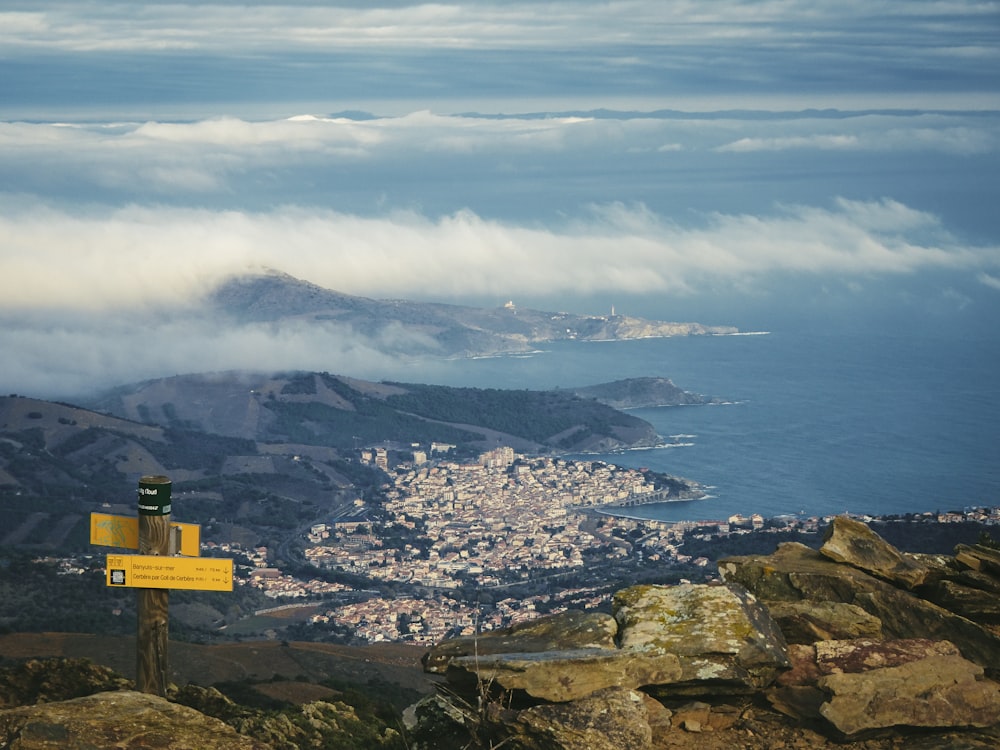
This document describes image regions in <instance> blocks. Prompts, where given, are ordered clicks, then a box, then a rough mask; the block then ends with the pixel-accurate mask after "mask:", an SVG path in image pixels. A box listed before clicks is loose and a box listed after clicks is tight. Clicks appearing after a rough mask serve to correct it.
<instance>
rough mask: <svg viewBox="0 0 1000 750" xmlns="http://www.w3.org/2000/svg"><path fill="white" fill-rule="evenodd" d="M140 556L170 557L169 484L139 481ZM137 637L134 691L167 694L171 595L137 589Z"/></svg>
mask: <svg viewBox="0 0 1000 750" xmlns="http://www.w3.org/2000/svg"><path fill="white" fill-rule="evenodd" d="M139 554H140V555H168V554H170V480H169V479H168V478H167V477H164V476H146V477H142V478H141V479H139ZM137 596H138V610H139V625H138V631H137V634H136V652H137V653H136V657H137V658H136V687H137V688H138V689H139V690H140V691H141V692H143V693H153V694H155V695H159V696H163V697H165V696H166V694H167V676H168V674H169V670H168V667H167V640H168V636H169V631H168V627H167V625H168V622H169V619H168V612H167V610H168V608H169V605H170V592H169V591H168V590H167V589H139V590H138V591H137Z"/></svg>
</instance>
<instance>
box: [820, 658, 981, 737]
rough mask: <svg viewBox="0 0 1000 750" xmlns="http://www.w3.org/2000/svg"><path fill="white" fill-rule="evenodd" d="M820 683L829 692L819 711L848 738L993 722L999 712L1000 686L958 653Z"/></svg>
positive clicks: (824, 679)
mask: <svg viewBox="0 0 1000 750" xmlns="http://www.w3.org/2000/svg"><path fill="white" fill-rule="evenodd" d="M817 686H818V687H819V689H820V690H822V691H824V692H826V693H828V694H829V697H828V699H827V701H826V702H825V703H823V705H821V706H820V709H819V711H820V714H822V716H823V717H824V718H825V719H826V720H827V721H829V722H830V723H831V724H833V726H834V727H836V729H837V730H838V731H839V732H841V733H842V734H843V735H845V736H847V737H851V736H855V735H858V734H861V733H865V732H871V731H872V730H884V729H887V728H890V727H912V728H935V729H940V728H943V727H989V726H992V725H994V724H996V723H997V720H998V717H1000V685H998V684H997V683H995V682H993V681H992V680H985V679H983V669H982V667H979V666H977V665H975V664H972V663H971V662H969V661H968V660H966V659H963V658H962V657H961V656H958V655H947V656H932V657H929V658H926V659H920V660H917V661H911V662H907V663H904V664H901V665H899V666H894V667H885V668H882V669H875V670H871V671H869V672H858V673H853V674H851V673H841V674H831V675H827V676H826V677H823V678H821V679H820V680H819V682H818V683H817Z"/></svg>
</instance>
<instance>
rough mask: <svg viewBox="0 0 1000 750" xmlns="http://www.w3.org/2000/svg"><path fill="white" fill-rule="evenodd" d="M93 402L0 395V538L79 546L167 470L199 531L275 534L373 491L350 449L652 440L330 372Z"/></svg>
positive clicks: (582, 405) (579, 419) (529, 398)
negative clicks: (102, 516) (105, 517)
mask: <svg viewBox="0 0 1000 750" xmlns="http://www.w3.org/2000/svg"><path fill="white" fill-rule="evenodd" d="M89 406H90V408H83V407H80V406H72V405H69V404H64V403H56V402H50V401H42V400H38V399H30V398H23V397H17V396H5V397H0V522H2V523H0V528H2V529H3V532H2V533H0V545H18V546H29V547H31V546H35V547H40V548H45V549H60V548H63V549H81V548H85V547H86V545H87V543H88V538H89V537H88V535H89V527H88V521H87V519H88V516H89V513H90V512H91V511H94V510H102V509H103V510H105V511H107V512H119V513H120V512H132V511H133V510H134V503H135V496H134V493H135V483H136V480H137V479H138V478H139V477H140V476H142V475H147V474H166V475H168V476H170V477H171V479H172V481H173V482H174V488H175V493H183V495H184V502H183V503H182V504H180V505H179V509H181V512H182V514H183V516H182V517H180V518H178V519H177V520H182V521H187V522H192V523H194V522H197V523H201V524H202V525H203V527H204V530H203V533H204V534H205V535H206V538H216V539H226V540H234V541H242V542H244V543H247V544H255V543H258V542H259V541H261V540H268V539H270V540H277V539H283V538H287V537H288V536H289V535H290V534H291V533H292V532H293V530H295V529H297V528H299V527H301V526H303V525H308V524H309V523H312V522H314V520H315V519H316V518H318V517H320V516H323V515H326V516H329V515H330V514H331V513H336V512H337V509H338V508H341V507H343V508H345V509H347V508H350V507H351V505H352V503H353V501H354V500H355V499H356V498H358V497H359V496H363V495H364V494H365V493H366V492H367V491H368V488H370V487H373V486H376V485H378V484H380V482H381V480H380V479H379V474H378V473H377V472H376V470H375V469H374V467H371V466H366V465H363V464H361V463H360V462H359V461H358V460H357V459H358V458H359V456H360V452H359V449H361V448H365V447H369V446H378V447H385V448H388V449H389V450H390V451H393V452H395V453H396V455H395V456H394V457H393V462H395V461H396V460H397V459H404V458H406V457H408V456H409V455H410V454H411V452H412V451H413V446H414V445H415V444H416V445H419V446H421V447H422V448H423V449H424V450H425V451H429V449H430V446H431V444H432V443H439V444H446V445H450V446H453V449H452V450H453V452H454V453H456V454H457V455H465V456H469V455H476V454H478V453H479V452H481V451H483V450H487V449H490V448H493V447H496V446H497V445H500V444H503V445H509V446H511V447H512V448H514V449H515V450H518V451H523V452H529V453H544V452H549V451H585V450H607V449H612V448H617V447H627V446H640V445H651V444H654V443H655V442H656V440H657V436H656V434H655V431H654V430H653V428H652V427H651V426H650V425H649V424H648V423H647V422H645V421H643V420H641V419H638V418H636V417H633V416H630V415H627V414H623V413H622V412H620V411H617V410H615V409H612V408H611V407H609V406H606V405H604V404H601V403H599V402H596V401H593V400H585V399H581V398H579V397H577V396H575V395H573V394H572V393H570V392H559V391H501V390H495V389H476V388H447V387H442V386H428V385H410V384H401V383H394V384H388V383H369V382H365V381H359V380H354V379H351V378H345V377H338V376H334V375H330V374H327V373H290V374H285V375H247V374H240V373H225V374H215V375H189V376H180V377H174V378H166V379H162V380H155V381H149V382H146V383H142V384H139V385H135V386H130V387H126V388H120V389H117V390H116V391H114V392H113V393H111V394H109V395H108V396H106V397H104V398H102V399H100V400H98V401H96V402H94V403H93V404H90V405H89Z"/></svg>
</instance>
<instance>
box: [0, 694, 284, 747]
mask: <svg viewBox="0 0 1000 750" xmlns="http://www.w3.org/2000/svg"><path fill="white" fill-rule="evenodd" d="M0 747H3V748H7V749H8V750H101V749H102V748H109V749H110V748H140V747H141V748H143V749H144V750H159V749H161V748H162V750H268V749H269V748H270V747H271V746H270V745H267V744H265V743H263V742H259V741H257V740H254V739H251V738H250V737H246V736H244V735H242V734H239V733H238V732H237V731H236V730H235V729H233V728H232V727H230V726H229V725H227V724H225V723H223V722H222V721H220V720H218V719H213V718H211V717H210V716H205V715H204V714H202V713H199V712H198V711H195V710H194V709H191V708H187V707H186V706H179V705H177V704H176V703H171V702H169V701H167V700H165V699H163V698H160V697H158V696H154V695H148V694H146V693H138V692H135V691H115V692H104V693H95V694H94V695H88V696H85V697H82V698H73V699H71V700H67V701H61V702H55V703H41V704H38V705H32V706H20V707H18V708H10V709H5V710H3V711H0Z"/></svg>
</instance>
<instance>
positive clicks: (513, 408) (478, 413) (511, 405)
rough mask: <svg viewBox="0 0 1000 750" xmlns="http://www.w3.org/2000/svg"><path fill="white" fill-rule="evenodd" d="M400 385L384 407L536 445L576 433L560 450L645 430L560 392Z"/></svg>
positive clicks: (635, 421)
mask: <svg viewBox="0 0 1000 750" xmlns="http://www.w3.org/2000/svg"><path fill="white" fill-rule="evenodd" d="M398 385H400V387H402V388H405V389H406V390H407V392H406V393H405V394H401V395H393V396H389V397H388V398H387V399H386V403H387V404H389V405H390V406H392V407H393V408H395V409H399V410H400V411H404V412H410V413H412V414H417V415H419V416H422V417H426V418H428V419H437V420H441V421H443V422H453V423H458V424H474V425H478V426H481V427H486V428H488V429H491V430H497V431H499V432H506V433H508V434H511V435H517V436H519V437H523V438H527V439H529V440H533V441H535V442H538V443H547V442H549V441H550V440H552V439H553V438H554V437H555V436H557V435H560V434H562V433H564V432H567V431H568V430H571V431H573V432H572V433H571V434H570V435H569V436H568V437H567V439H566V440H564V441H563V443H565V444H566V445H563V446H561V447H568V446H569V445H572V444H573V443H574V442H576V441H579V440H580V439H581V438H584V437H586V436H588V435H590V434H600V435H606V434H609V433H611V432H612V430H613V428H614V427H637V426H641V425H644V424H645V423H644V422H642V420H640V419H638V418H637V417H632V416H630V415H628V414H624V413H622V412H620V411H617V410H615V409H612V408H611V407H609V406H605V405H604V404H601V403H598V402H596V401H587V400H584V399H581V398H579V397H577V396H574V395H572V394H569V393H564V392H560V391H527V390H525V391H508V390H500V389H496V388H448V387H444V386H434V385H413V384H398Z"/></svg>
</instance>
